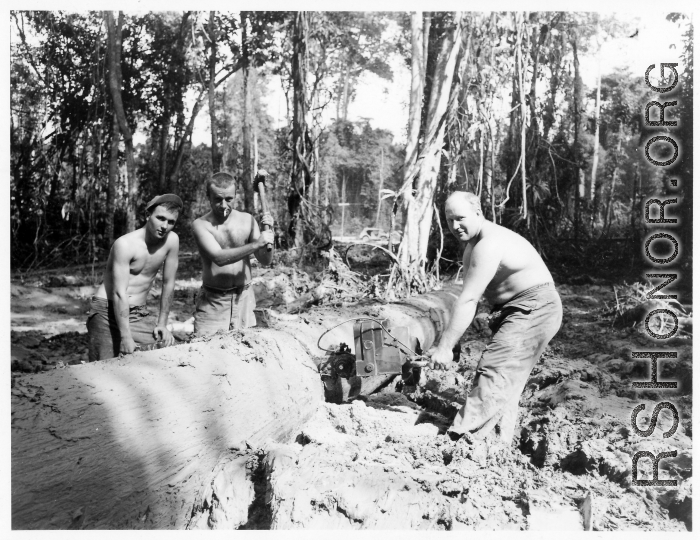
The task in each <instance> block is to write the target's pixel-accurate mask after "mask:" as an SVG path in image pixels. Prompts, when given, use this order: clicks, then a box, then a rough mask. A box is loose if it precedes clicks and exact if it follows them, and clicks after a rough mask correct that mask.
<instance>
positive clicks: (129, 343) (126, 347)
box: [119, 336, 136, 355]
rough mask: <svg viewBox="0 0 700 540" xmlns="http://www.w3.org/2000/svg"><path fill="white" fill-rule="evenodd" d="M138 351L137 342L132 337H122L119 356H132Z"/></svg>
mask: <svg viewBox="0 0 700 540" xmlns="http://www.w3.org/2000/svg"><path fill="white" fill-rule="evenodd" d="M135 350H136V342H135V341H134V340H133V339H132V338H131V337H130V336H122V339H121V343H120V344H119V354H120V355H122V354H131V353H133V352H134V351H135Z"/></svg>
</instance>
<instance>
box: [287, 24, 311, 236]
mask: <svg viewBox="0 0 700 540" xmlns="http://www.w3.org/2000/svg"><path fill="white" fill-rule="evenodd" d="M307 26H308V14H307V13H306V12H304V11H300V12H297V13H296V15H295V18H294V29H293V39H292V43H293V54H292V85H293V87H294V96H293V100H294V107H293V118H292V173H291V176H292V179H291V180H292V186H291V191H290V194H289V198H288V201H287V204H288V208H289V215H290V216H291V222H290V234H291V236H292V238H293V240H294V247H296V248H301V247H302V246H303V245H304V221H305V215H304V208H303V206H302V199H303V198H304V197H306V192H307V191H308V188H309V186H310V185H311V183H312V182H313V176H312V174H311V168H312V166H313V165H312V163H311V162H312V160H313V145H312V143H311V137H310V136H309V130H308V125H307V108H308V107H307V95H306V93H307V82H306V75H307V73H306V66H307V43H306V40H307V35H308V29H307Z"/></svg>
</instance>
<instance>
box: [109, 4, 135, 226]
mask: <svg viewBox="0 0 700 540" xmlns="http://www.w3.org/2000/svg"><path fill="white" fill-rule="evenodd" d="M105 22H106V24H107V69H108V71H109V90H110V95H111V97H112V103H113V106H114V112H115V114H116V116H117V120H118V122H119V130H120V131H121V134H122V137H124V148H125V154H126V171H127V184H128V186H129V187H128V203H127V209H126V228H127V230H128V231H132V230H134V229H135V228H136V206H137V204H138V200H137V196H138V193H139V180H138V177H137V176H136V163H135V161H134V142H133V137H132V133H131V128H130V127H129V123H128V122H127V118H126V111H125V110H124V103H123V101H122V90H121V88H122V84H123V80H122V68H121V51H122V27H123V25H124V13H122V12H121V11H120V12H119V17H118V19H117V22H116V24H115V21H114V15H113V13H112V12H111V11H106V12H105Z"/></svg>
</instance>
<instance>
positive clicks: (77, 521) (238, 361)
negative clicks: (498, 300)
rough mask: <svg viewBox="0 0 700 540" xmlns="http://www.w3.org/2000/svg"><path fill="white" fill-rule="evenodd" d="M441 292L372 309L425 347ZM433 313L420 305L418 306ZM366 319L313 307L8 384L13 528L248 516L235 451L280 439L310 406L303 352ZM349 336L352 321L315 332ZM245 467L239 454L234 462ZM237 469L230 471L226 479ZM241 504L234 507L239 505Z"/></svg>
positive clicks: (315, 387) (307, 356)
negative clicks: (310, 312)
mask: <svg viewBox="0 0 700 540" xmlns="http://www.w3.org/2000/svg"><path fill="white" fill-rule="evenodd" d="M458 292H459V291H458V289H457V288H454V287H453V288H450V289H448V290H444V291H438V292H434V293H430V294H427V295H423V296H420V297H415V298H413V299H411V300H410V301H408V302H402V303H401V304H386V305H381V306H377V309H378V311H379V313H378V317H379V318H381V319H388V320H389V321H390V325H391V326H392V327H396V326H408V327H409V334H410V335H411V338H412V339H411V342H410V343H408V344H407V345H409V346H411V347H415V343H416V341H419V342H420V344H421V346H422V347H423V349H427V348H428V347H430V346H431V345H432V343H433V342H435V340H436V338H437V337H438V336H439V332H440V330H441V328H444V327H445V325H446V323H447V321H448V319H449V310H450V309H451V306H452V303H453V302H454V299H455V298H456V297H457V293H458ZM431 308H432V311H431ZM365 313H366V306H365V307H362V308H358V309H356V310H354V311H353V310H347V311H345V312H339V310H338V309H337V308H325V309H323V308H321V309H318V310H316V311H315V315H317V317H316V316H314V317H313V319H309V320H304V319H302V318H298V319H296V320H292V321H279V322H278V323H275V325H276V326H278V325H279V326H278V328H277V329H272V328H270V329H265V330H259V329H255V330H246V331H244V334H243V336H240V334H239V335H237V336H235V335H224V336H220V337H214V338H212V339H211V340H210V341H208V342H199V343H191V344H184V345H178V346H175V347H171V348H168V349H161V350H154V351H148V352H138V353H135V354H134V355H129V356H126V357H124V358H115V359H112V360H105V361H100V362H95V363H91V364H85V365H79V366H71V367H69V368H66V369H63V370H55V371H52V372H48V373H41V374H37V375H26V376H24V377H20V378H17V379H15V381H16V382H15V384H14V387H13V389H12V396H11V407H12V409H11V410H12V419H13V420H12V441H11V447H12V450H11V452H12V454H11V457H12V527H13V528H14V529H70V528H85V529H108V528H109V529H184V528H217V527H227V528H236V527H238V526H240V525H242V524H244V523H245V522H246V521H247V520H248V517H249V516H248V513H247V512H248V504H249V503H250V501H251V498H252V497H251V489H252V486H251V478H250V476H251V474H250V473H252V472H253V471H248V472H247V473H242V471H241V469H240V465H241V459H242V458H243V457H249V456H250V455H251V454H254V453H255V452H256V451H258V449H261V448H264V447H268V446H269V445H270V443H271V441H278V442H291V441H294V440H295V438H296V437H297V436H298V435H299V433H300V430H301V427H302V426H303V424H304V422H305V421H306V420H307V419H309V418H310V417H311V416H312V415H313V413H314V412H315V411H316V410H317V408H318V407H319V406H320V404H321V403H322V401H323V394H324V391H323V383H322V381H321V377H320V374H319V372H318V370H317V368H316V365H315V359H314V357H312V356H311V355H315V356H316V357H317V359H316V361H318V359H319V358H323V356H322V355H323V352H322V351H321V350H320V349H318V348H317V342H318V338H319V337H320V336H321V333H322V332H324V331H325V330H326V329H327V328H332V327H333V326H335V325H337V324H338V323H340V322H342V321H344V320H346V319H347V318H349V317H353V316H362V315H364V314H365ZM340 342H345V343H353V336H352V324H346V325H343V326H340V327H338V328H336V329H335V330H333V331H332V332H331V333H329V334H327V335H326V336H325V337H324V340H323V342H322V345H323V346H324V347H327V346H329V345H332V344H335V345H337V344H339V343H340ZM244 461H245V460H244ZM239 473H242V474H239ZM241 499H242V501H241Z"/></svg>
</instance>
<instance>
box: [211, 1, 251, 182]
mask: <svg viewBox="0 0 700 540" xmlns="http://www.w3.org/2000/svg"><path fill="white" fill-rule="evenodd" d="M241 23H242V24H243V25H245V22H244V20H243V19H242V20H241ZM243 28H244V30H243V31H244V32H245V26H243ZM243 35H244V36H245V33H244V34H243ZM209 40H210V41H211V51H210V53H209V121H210V129H211V168H212V171H213V172H215V173H217V172H219V171H220V170H221V160H222V156H221V151H220V150H219V131H218V127H217V122H216V86H215V84H216V54H217V29H216V12H215V11H210V12H209Z"/></svg>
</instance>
